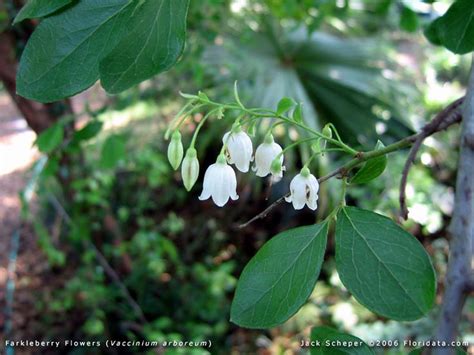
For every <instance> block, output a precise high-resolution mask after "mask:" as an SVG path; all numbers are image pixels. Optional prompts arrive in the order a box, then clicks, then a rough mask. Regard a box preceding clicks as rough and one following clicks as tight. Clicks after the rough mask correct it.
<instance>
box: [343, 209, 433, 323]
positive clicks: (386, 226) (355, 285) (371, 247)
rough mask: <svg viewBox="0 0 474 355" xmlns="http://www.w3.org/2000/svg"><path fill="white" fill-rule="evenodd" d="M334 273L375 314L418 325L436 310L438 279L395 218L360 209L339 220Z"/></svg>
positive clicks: (418, 246)
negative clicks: (431, 310) (336, 273)
mask: <svg viewBox="0 0 474 355" xmlns="http://www.w3.org/2000/svg"><path fill="white" fill-rule="evenodd" d="M336 268H337V271H338V272H339V277H340V278H341V281H342V283H343V284H344V286H345V287H346V288H347V289H348V290H349V291H350V292H351V293H352V294H353V296H354V297H355V298H356V299H357V301H359V302H360V303H361V304H363V305H364V306H365V307H367V308H368V309H369V310H371V311H372V312H375V313H377V314H380V315H382V316H385V317H387V318H391V319H395V320H401V321H403V320H405V321H408V320H415V319H418V318H421V317H422V316H424V315H425V314H426V313H427V312H428V311H429V310H430V309H431V307H432V306H433V302H434V299H435V293H436V277H435V273H434V270H433V265H432V264H431V261H430V257H429V256H428V254H427V253H426V251H425V249H424V248H423V246H422V245H421V243H420V242H419V241H418V240H417V239H416V238H415V237H413V236H412V235H411V234H410V233H408V232H407V231H405V230H404V229H402V228H401V227H400V226H399V225H397V224H396V223H394V222H393V221H392V220H391V219H389V218H387V217H385V216H382V215H379V214H377V213H374V212H371V211H366V210H362V209H360V208H356V207H344V208H342V209H341V211H340V212H339V213H338V215H337V223H336Z"/></svg>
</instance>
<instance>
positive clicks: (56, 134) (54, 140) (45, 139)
mask: <svg viewBox="0 0 474 355" xmlns="http://www.w3.org/2000/svg"><path fill="white" fill-rule="evenodd" d="M63 138H64V127H63V125H62V124H61V123H59V122H58V123H55V124H54V125H52V126H51V127H49V128H48V129H46V130H45V131H44V132H42V133H41V134H40V135H39V136H38V138H37V139H36V145H37V146H38V149H39V150H40V152H43V153H50V152H52V151H53V150H54V149H56V148H57V147H59V145H60V144H61V143H62V141H63Z"/></svg>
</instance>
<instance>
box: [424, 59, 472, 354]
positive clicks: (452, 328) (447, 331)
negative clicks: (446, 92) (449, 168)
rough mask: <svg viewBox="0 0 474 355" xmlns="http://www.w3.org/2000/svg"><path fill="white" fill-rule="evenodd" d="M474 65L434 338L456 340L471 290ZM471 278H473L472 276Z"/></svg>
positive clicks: (443, 351) (435, 351)
mask: <svg viewBox="0 0 474 355" xmlns="http://www.w3.org/2000/svg"><path fill="white" fill-rule="evenodd" d="M473 64H474V56H473ZM473 176H474V65H473V66H472V67H471V74H470V79H469V86H468V89H467V93H466V97H465V99H464V107H463V123H462V129H461V148H460V154H459V165H458V172H457V181H456V197H455V205H454V211H453V217H452V220H451V224H450V228H449V229H450V233H451V236H452V239H451V242H450V253H449V263H448V271H447V273H446V281H445V292H444V297H443V303H442V305H441V312H440V317H439V320H438V325H437V327H436V332H435V340H438V341H445V342H447V343H450V342H452V341H454V340H456V336H457V333H458V327H459V322H460V320H461V315H462V309H463V307H464V303H465V302H466V298H467V295H468V294H469V292H470V291H472V275H473V269H472V265H471V260H472V253H473V246H474V179H473ZM470 278H471V279H470ZM454 353H455V348H454V347H448V348H436V349H433V350H432V354H436V355H438V354H454Z"/></svg>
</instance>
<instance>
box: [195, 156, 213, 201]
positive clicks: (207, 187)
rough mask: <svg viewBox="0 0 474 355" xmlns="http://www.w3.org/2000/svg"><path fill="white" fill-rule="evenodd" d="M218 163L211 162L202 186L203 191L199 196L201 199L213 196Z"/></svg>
mask: <svg viewBox="0 0 474 355" xmlns="http://www.w3.org/2000/svg"><path fill="white" fill-rule="evenodd" d="M216 165H217V164H215V163H214V164H211V165H209V167H208V168H207V170H206V172H205V174H204V182H203V184H202V185H203V186H202V192H201V195H200V196H199V199H200V200H201V201H204V200H207V199H208V198H209V197H211V195H212V193H213V187H214V185H215V181H214V180H215V173H214V172H215V169H216Z"/></svg>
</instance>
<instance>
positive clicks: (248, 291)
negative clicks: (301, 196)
mask: <svg viewBox="0 0 474 355" xmlns="http://www.w3.org/2000/svg"><path fill="white" fill-rule="evenodd" d="M327 232H328V226H327V223H320V224H316V225H312V226H305V227H299V228H295V229H290V230H287V231H285V232H283V233H280V234H278V235H277V236H275V237H273V238H272V239H270V241H268V242H267V243H266V244H265V245H264V246H263V247H262V248H261V249H260V250H259V251H258V253H257V254H256V255H255V256H254V257H253V258H252V259H251V260H250V262H249V263H248V264H247V266H245V268H244V270H243V272H242V275H241V276H240V279H239V281H238V284H237V290H236V292H235V297H234V300H233V302H232V308H231V321H232V322H234V323H235V324H237V325H239V326H242V327H246V328H271V327H274V326H276V325H279V324H282V323H283V322H285V321H286V320H287V319H288V318H290V317H291V316H292V315H293V314H295V313H296V312H297V311H298V309H300V307H301V306H302V305H303V304H304V303H305V302H306V300H307V299H308V297H309V295H310V294H311V292H312V290H313V288H314V285H315V283H316V280H317V279H318V276H319V271H320V270H321V264H322V262H323V259H324V252H325V249H326V240H327Z"/></svg>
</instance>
